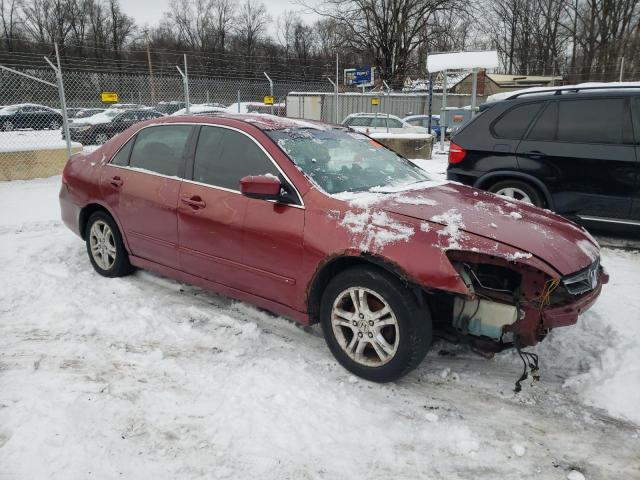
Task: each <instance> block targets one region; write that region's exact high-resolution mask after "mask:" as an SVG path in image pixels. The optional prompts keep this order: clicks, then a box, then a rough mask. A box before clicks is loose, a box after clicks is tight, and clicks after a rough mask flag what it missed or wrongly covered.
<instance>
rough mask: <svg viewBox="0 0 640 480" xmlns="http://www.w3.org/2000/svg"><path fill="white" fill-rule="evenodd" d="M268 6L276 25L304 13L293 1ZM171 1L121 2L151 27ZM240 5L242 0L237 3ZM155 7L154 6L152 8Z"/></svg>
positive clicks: (271, 1) (272, 0)
mask: <svg viewBox="0 0 640 480" xmlns="http://www.w3.org/2000/svg"><path fill="white" fill-rule="evenodd" d="M263 1H264V4H265V5H266V6H267V11H268V12H269V15H271V17H272V18H273V21H274V23H275V20H276V18H278V16H279V15H280V14H282V12H284V11H285V10H295V11H302V10H303V9H302V7H300V5H299V4H297V3H296V2H295V1H292V0H263ZM169 2H170V0H153V1H152V2H150V1H149V0H120V5H121V6H122V9H123V10H124V11H125V12H126V13H127V14H129V15H131V16H132V17H133V18H135V20H136V22H137V23H138V25H140V26H144V25H145V24H148V25H149V26H155V25H157V24H158V22H159V21H160V19H161V18H162V15H163V14H164V13H165V12H166V11H167V10H169ZM314 3H320V0H314ZM237 4H240V0H238V1H237ZM151 5H153V6H151ZM301 15H302V17H303V19H304V20H305V21H307V22H310V21H313V20H314V19H315V18H317V17H316V15H315V14H313V13H304V12H301ZM269 33H270V34H272V35H273V34H274V33H275V28H272V29H270V30H269Z"/></svg>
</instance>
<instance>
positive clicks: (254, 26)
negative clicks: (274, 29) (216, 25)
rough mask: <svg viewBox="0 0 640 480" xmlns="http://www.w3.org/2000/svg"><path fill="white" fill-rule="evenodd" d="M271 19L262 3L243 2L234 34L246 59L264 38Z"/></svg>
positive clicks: (256, 0)
mask: <svg viewBox="0 0 640 480" xmlns="http://www.w3.org/2000/svg"><path fill="white" fill-rule="evenodd" d="M270 20H271V17H270V16H269V15H268V14H267V9H266V7H265V6H264V3H262V2H260V1H259V0H245V2H244V3H243V4H242V6H241V7H240V11H239V13H238V16H237V25H236V33H237V35H238V39H239V41H240V44H241V45H242V48H243V50H244V54H245V55H246V56H247V59H251V57H252V56H253V55H254V54H255V51H256V49H257V46H258V43H259V42H260V40H261V39H262V37H263V36H264V34H265V32H266V29H267V25H268V24H269V22H270Z"/></svg>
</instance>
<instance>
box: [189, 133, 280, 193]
mask: <svg viewBox="0 0 640 480" xmlns="http://www.w3.org/2000/svg"><path fill="white" fill-rule="evenodd" d="M265 174H271V175H275V176H278V175H279V174H280V172H279V171H278V169H277V168H276V166H275V165H274V164H273V162H272V161H271V160H270V159H269V157H267V155H266V154H265V153H264V151H262V149H261V148H260V147H259V146H258V145H257V144H256V142H254V141H253V140H252V139H251V138H250V137H249V136H247V135H246V134H244V133H241V132H237V131H235V130H230V129H228V128H222V127H206V126H204V127H202V130H201V131H200V137H199V138H198V146H197V148H196V155H195V159H194V164H193V180H194V181H196V182H200V183H206V184H208V185H213V186H216V187H222V188H228V189H230V190H235V191H239V190H240V179H241V178H242V177H246V176H248V175H265Z"/></svg>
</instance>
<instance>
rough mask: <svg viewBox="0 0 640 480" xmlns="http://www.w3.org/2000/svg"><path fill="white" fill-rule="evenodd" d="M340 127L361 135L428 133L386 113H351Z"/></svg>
mask: <svg viewBox="0 0 640 480" xmlns="http://www.w3.org/2000/svg"><path fill="white" fill-rule="evenodd" d="M342 125H344V126H345V127H350V128H353V129H354V130H356V131H357V132H362V133H366V134H368V133H387V132H388V133H429V132H428V130H427V129H426V128H424V127H416V126H414V125H410V124H409V123H407V122H405V121H404V120H402V119H401V118H400V117H396V116H395V115H388V114H386V113H352V114H351V115H349V116H348V117H347V118H345V119H344V120H343V121H342Z"/></svg>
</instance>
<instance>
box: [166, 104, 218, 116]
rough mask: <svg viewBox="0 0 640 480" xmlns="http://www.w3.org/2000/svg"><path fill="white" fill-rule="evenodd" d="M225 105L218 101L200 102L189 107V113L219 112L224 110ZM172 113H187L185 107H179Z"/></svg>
mask: <svg viewBox="0 0 640 480" xmlns="http://www.w3.org/2000/svg"><path fill="white" fill-rule="evenodd" d="M226 111H227V107H226V106H225V105H222V104H220V103H200V104H193V105H191V106H190V107H189V112H190V114H193V115H195V114H204V113H221V112H226ZM172 115H188V113H187V109H186V108H181V109H180V110H178V111H176V112H174V113H172Z"/></svg>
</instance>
